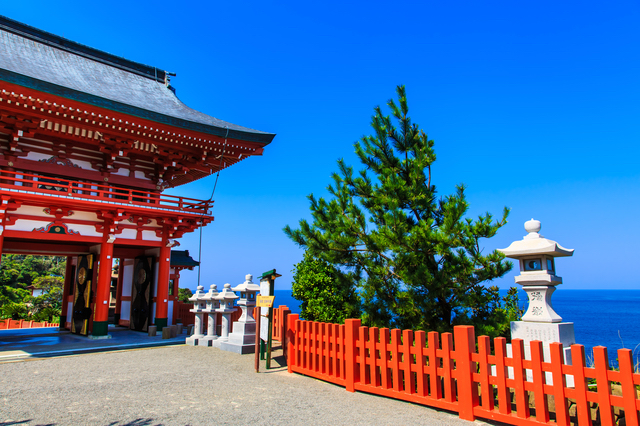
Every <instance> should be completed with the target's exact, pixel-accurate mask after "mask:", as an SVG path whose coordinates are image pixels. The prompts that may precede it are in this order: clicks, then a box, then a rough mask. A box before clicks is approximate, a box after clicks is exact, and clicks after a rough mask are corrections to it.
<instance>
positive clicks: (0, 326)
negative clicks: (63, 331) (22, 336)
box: [0, 319, 60, 330]
mask: <svg viewBox="0 0 640 426" xmlns="http://www.w3.org/2000/svg"><path fill="white" fill-rule="evenodd" d="M45 327H47V328H50V327H60V324H58V323H51V322H47V321H42V322H37V321H28V320H13V319H3V320H0V330H12V329H18V328H45Z"/></svg>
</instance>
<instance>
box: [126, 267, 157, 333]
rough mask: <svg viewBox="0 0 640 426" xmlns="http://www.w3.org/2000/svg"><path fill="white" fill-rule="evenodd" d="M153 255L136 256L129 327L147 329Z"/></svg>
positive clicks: (149, 313)
mask: <svg viewBox="0 0 640 426" xmlns="http://www.w3.org/2000/svg"><path fill="white" fill-rule="evenodd" d="M153 259H154V258H153V257H146V256H140V257H136V261H135V265H134V269H133V284H132V286H131V315H130V317H131V319H130V321H129V328H130V329H131V330H136V331H148V329H149V323H150V321H151V287H152V285H153Z"/></svg>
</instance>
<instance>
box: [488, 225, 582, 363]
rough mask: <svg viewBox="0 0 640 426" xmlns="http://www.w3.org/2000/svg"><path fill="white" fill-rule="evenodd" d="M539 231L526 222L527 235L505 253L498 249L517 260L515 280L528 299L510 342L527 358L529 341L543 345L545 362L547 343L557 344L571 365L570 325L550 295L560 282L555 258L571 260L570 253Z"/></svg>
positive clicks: (572, 337) (571, 338) (538, 226)
mask: <svg viewBox="0 0 640 426" xmlns="http://www.w3.org/2000/svg"><path fill="white" fill-rule="evenodd" d="M540 228H541V226H540V221H537V220H534V219H531V220H529V221H527V222H526V223H525V224H524V229H525V230H526V231H527V232H528V235H526V236H525V237H524V238H523V239H522V240H520V241H515V242H513V243H511V245H510V246H509V247H507V248H506V249H500V251H501V252H502V253H504V254H505V256H507V257H509V258H511V259H517V260H518V262H519V264H520V275H518V276H516V277H515V282H516V284H520V285H521V286H522V288H523V290H524V291H525V292H526V293H527V297H528V298H529V307H528V309H527V312H526V313H525V314H524V315H523V316H522V320H521V321H514V322H512V323H511V338H512V339H516V338H517V339H522V340H524V344H525V353H526V354H529V353H530V345H529V343H530V342H531V341H532V340H540V341H542V342H543V349H544V355H545V359H546V360H549V343H551V342H560V343H562V345H563V347H564V352H565V353H564V357H565V362H566V363H567V364H570V363H571V351H570V347H569V346H570V345H572V344H574V343H575V333H574V331H573V323H572V322H562V317H561V316H560V315H558V314H557V313H556V311H555V310H554V309H553V305H552V304H551V295H552V294H553V292H554V291H555V290H556V286H557V285H559V284H562V278H560V277H559V276H557V275H556V264H555V258H556V257H567V256H572V255H573V250H572V249H566V248H564V247H562V246H561V245H560V244H558V243H556V242H555V241H552V240H548V239H546V238H544V237H543V236H542V235H540V234H539V232H540Z"/></svg>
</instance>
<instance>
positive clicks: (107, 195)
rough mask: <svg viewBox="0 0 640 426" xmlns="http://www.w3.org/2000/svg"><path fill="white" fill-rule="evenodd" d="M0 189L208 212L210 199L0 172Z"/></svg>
mask: <svg viewBox="0 0 640 426" xmlns="http://www.w3.org/2000/svg"><path fill="white" fill-rule="evenodd" d="M0 188H11V189H13V190H20V191H23V192H32V193H34V194H42V193H44V194H52V195H54V194H55V195H61V194H65V195H66V196H67V197H73V198H79V199H86V200H101V201H109V202H113V203H126V204H131V205H136V206H142V207H150V205H152V206H153V207H160V208H163V209H170V210H179V211H184V212H190V213H198V214H203V213H204V214H210V213H209V209H210V208H211V206H212V205H213V202H212V201H207V200H197V199H195V198H187V197H177V196H174V195H165V194H160V193H155V192H151V191H146V190H144V189H129V188H124V187H116V186H112V185H104V184H101V183H97V182H82V181H74V180H69V179H63V178H58V177H51V176H42V175H35V174H30V173H22V172H13V171H7V170H2V171H0Z"/></svg>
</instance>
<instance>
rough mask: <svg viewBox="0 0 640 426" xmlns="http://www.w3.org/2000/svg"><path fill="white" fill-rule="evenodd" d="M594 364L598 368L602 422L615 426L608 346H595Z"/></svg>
mask: <svg viewBox="0 0 640 426" xmlns="http://www.w3.org/2000/svg"><path fill="white" fill-rule="evenodd" d="M593 364H594V367H595V369H596V380H597V385H598V408H599V409H600V424H601V425H602V426H614V425H615V424H616V423H615V421H614V419H613V406H612V405H611V382H609V377H608V373H609V356H608V354H607V348H605V347H604V346H596V347H595V348H593Z"/></svg>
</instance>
